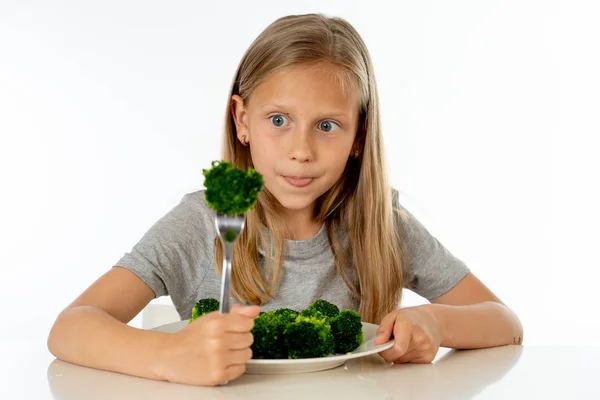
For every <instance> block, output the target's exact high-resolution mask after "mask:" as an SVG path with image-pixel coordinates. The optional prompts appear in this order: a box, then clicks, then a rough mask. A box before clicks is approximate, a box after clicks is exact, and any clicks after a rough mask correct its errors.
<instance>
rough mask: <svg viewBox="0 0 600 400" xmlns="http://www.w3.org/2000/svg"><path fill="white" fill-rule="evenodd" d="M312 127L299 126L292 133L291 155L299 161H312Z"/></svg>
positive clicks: (292, 158)
mask: <svg viewBox="0 0 600 400" xmlns="http://www.w3.org/2000/svg"><path fill="white" fill-rule="evenodd" d="M312 140H313V137H312V129H311V128H310V127H307V126H298V127H297V128H296V129H294V131H293V132H292V133H291V137H290V147H289V157H290V159H291V160H296V161H299V162H308V161H312V160H313V158H314V149H313V143H312Z"/></svg>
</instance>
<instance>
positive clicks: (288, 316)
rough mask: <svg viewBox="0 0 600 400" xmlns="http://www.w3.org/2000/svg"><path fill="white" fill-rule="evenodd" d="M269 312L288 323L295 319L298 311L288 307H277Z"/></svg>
mask: <svg viewBox="0 0 600 400" xmlns="http://www.w3.org/2000/svg"><path fill="white" fill-rule="evenodd" d="M269 314H271V315H272V316H274V317H277V318H281V319H283V320H284V321H285V322H286V323H288V324H289V323H292V322H294V321H296V318H297V317H298V311H295V310H292V309H290V308H278V309H277V310H273V311H270V312H269Z"/></svg>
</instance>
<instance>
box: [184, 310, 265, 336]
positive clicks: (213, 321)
mask: <svg viewBox="0 0 600 400" xmlns="http://www.w3.org/2000/svg"><path fill="white" fill-rule="evenodd" d="M207 316H208V318H207V319H206V320H205V321H204V322H203V324H204V326H205V327H206V329H207V330H208V332H209V333H210V335H211V336H213V337H219V336H221V335H223V334H224V333H226V332H231V333H247V332H250V331H251V330H252V328H254V318H252V317H248V316H246V315H245V314H223V315H219V314H214V315H212V313H211V314H207ZM198 320H199V319H198ZM194 322H195V321H194Z"/></svg>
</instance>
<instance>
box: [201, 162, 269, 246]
mask: <svg viewBox="0 0 600 400" xmlns="http://www.w3.org/2000/svg"><path fill="white" fill-rule="evenodd" d="M202 174H203V175H204V177H205V180H204V186H205V187H206V192H205V197H206V203H207V204H208V205H209V207H210V208H212V209H213V210H215V211H216V212H217V213H220V214H226V215H238V214H245V213H246V212H248V210H251V209H252V208H253V207H254V204H255V203H256V199H257V196H258V193H259V192H260V191H261V190H262V188H263V185H264V181H263V177H262V175H261V174H260V173H258V172H257V171H256V170H254V169H252V168H250V169H249V170H248V172H244V171H243V170H241V169H239V168H235V167H234V166H233V165H232V164H231V163H229V162H226V161H213V162H212V168H211V169H208V170H207V169H205V170H202ZM226 235H227V234H226ZM226 239H227V236H226Z"/></svg>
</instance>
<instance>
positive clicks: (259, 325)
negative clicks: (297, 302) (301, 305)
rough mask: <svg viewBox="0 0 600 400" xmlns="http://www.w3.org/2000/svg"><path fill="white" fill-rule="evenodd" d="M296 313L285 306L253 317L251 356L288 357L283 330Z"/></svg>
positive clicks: (257, 357)
mask: <svg viewBox="0 0 600 400" xmlns="http://www.w3.org/2000/svg"><path fill="white" fill-rule="evenodd" d="M297 314H298V313H297V312H296V311H294V310H290V309H287V308H280V309H278V310H274V311H271V312H268V313H262V312H261V313H260V314H259V315H258V317H256V318H255V319H254V328H252V331H251V332H252V335H253V336H254V342H253V343H252V347H251V349H252V358H256V359H265V358H266V359H279V358H288V351H287V347H286V345H285V343H284V339H283V331H284V330H285V328H286V327H287V326H288V324H290V323H292V322H293V321H294V320H295V318H296V315H297Z"/></svg>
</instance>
